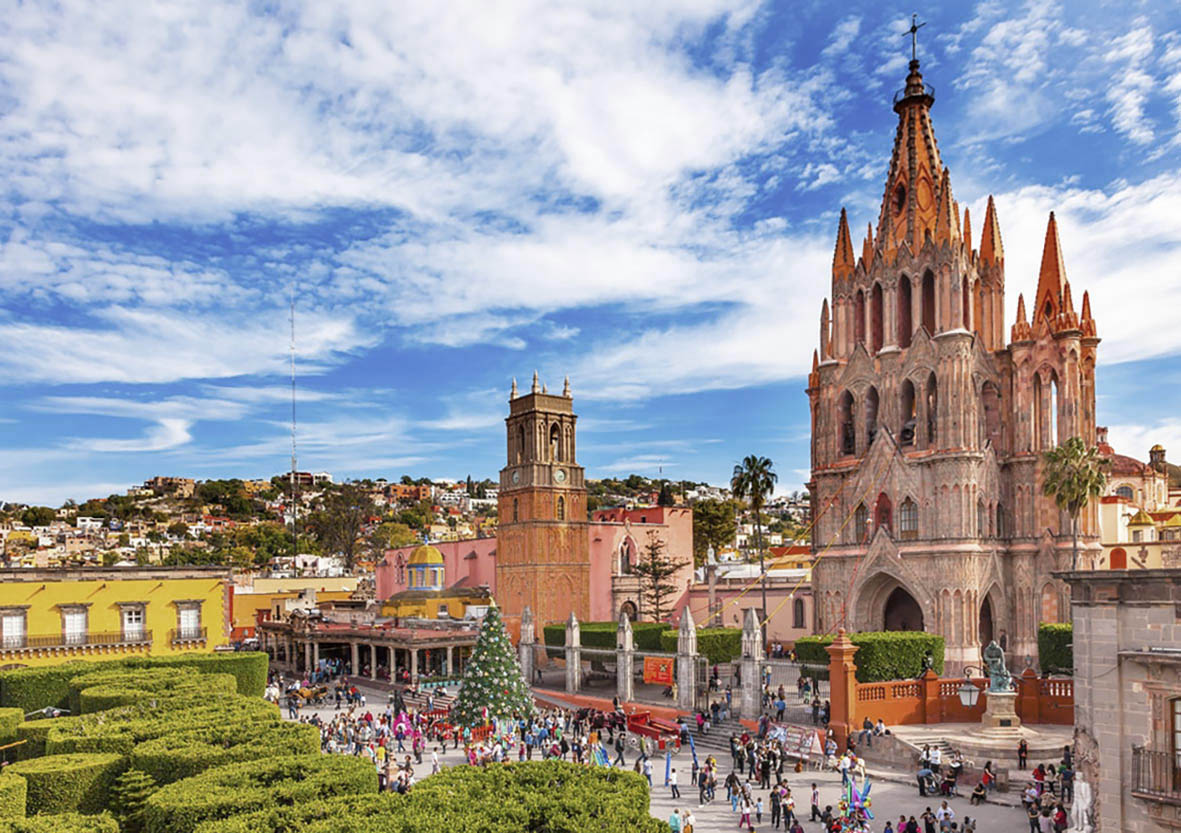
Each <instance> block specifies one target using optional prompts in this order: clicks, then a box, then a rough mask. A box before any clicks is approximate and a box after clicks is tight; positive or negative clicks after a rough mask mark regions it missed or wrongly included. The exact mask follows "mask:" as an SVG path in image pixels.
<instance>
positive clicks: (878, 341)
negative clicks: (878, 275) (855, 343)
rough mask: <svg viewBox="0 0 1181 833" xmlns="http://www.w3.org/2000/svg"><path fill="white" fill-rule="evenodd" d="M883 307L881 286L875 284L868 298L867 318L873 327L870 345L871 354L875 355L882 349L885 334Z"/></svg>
mask: <svg viewBox="0 0 1181 833" xmlns="http://www.w3.org/2000/svg"><path fill="white" fill-rule="evenodd" d="M884 307H885V302H884V300H883V298H882V285H881V284H880V283H875V284H874V285H873V292H872V294H871V295H870V296H869V317H870V319H871V321H872V327H873V329H872V330H871V332H870V344H871V345H872V346H873V352H875V353H876V352H878V351H879V350H881V349H882V342H883V340H884V337H885V333H886V327H885V323H884V321H883V318H884V316H885V309H884Z"/></svg>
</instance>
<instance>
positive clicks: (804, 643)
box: [795, 631, 945, 683]
mask: <svg viewBox="0 0 1181 833" xmlns="http://www.w3.org/2000/svg"><path fill="white" fill-rule="evenodd" d="M833 639H834V637H833V636H831V635H829V636H804V637H801V638H800V639H797V640H796V644H795V651H796V657H797V658H798V659H799V661H800V662H802V663H806V664H809V665H824V666H826V667H827V666H828V660H829V656H828V652H827V651H825V650H824V649H825V648H826V647H827V646H829V645H831V644H832V641H833ZM849 640H850V641H851V642H852V643H853V644H854V645H856V646H857V647H858V650H857V653H856V654H854V656H853V661H854V662H855V663H856V664H857V682H859V683H880V682H883V681H885V680H909V679H914V678H915V677H917V676H919V675H920V674H921V673H923V658H924V657H925V656H927V654H930V655H931V658H932V659H933V660H934V665H933V666H932V667H933V668H934V670H935V673H936V674H942V673H943V654H944V650H945V648H944V643H943V637H942V636H938V635H936V634H933V633H924V632H922V631H863V632H859V633H851V634H849Z"/></svg>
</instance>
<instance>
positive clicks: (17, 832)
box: [0, 626, 668, 833]
mask: <svg viewBox="0 0 1181 833" xmlns="http://www.w3.org/2000/svg"><path fill="white" fill-rule="evenodd" d="M661 627H663V626H661ZM612 639H614V636H613V635H612ZM241 656H242V655H240V654H234V655H209V656H202V657H195V658H194V659H197V660H198V662H196V663H194V664H192V665H187V666H186V665H184V664H183V663H176V662H168V663H159V664H155V665H153V664H144V663H142V662H140V663H118V664H117V665H113V664H112V663H70V664H68V665H65V666H56V667H53V668H46V669H42V668H35V669H21V670H19V671H12V672H3V673H2V674H0V733H5V732H7V733H9V734H10V735H14V736H15V737H17V738H18V739H23V740H26V741H27V743H26V744H25V745H24V746H23V747H22V749H23V750H24V752H23V755H22V760H20V761H18V762H17V763H15V764H13V765H11V766H10V767H8V768H7V769H6V770H5V771H4V773H3V774H0V833H292V831H300V833H379V831H380V833H411V831H413V833H454V831H458V830H496V831H505V833H525V832H526V831H538V833H540V831H565V830H579V831H582V830H594V831H596V833H599V832H600V831H602V833H614V831H619V832H620V833H623V831H629V833H630V831H638V833H667V831H668V826H667V825H666V824H665V823H664V822H661V821H657V820H655V819H652V818H651V817H650V816H649V815H648V787H647V783H646V782H645V781H644V779H642V778H641V777H640V776H639V775H637V774H635V773H633V772H621V771H617V770H608V769H603V768H599V767H590V768H588V767H584V766H578V765H575V764H567V763H564V762H544V763H543V762H538V763H527V764H505V765H497V766H490V767H488V768H482V769H477V768H471V767H466V766H462V767H455V768H452V769H448V770H445V771H444V772H443V773H440V774H439V775H434V776H432V777H430V778H428V779H425V780H424V781H422V782H420V783H419V784H418V785H416V786H415V788H414V790H413V791H412V792H411V793H410V794H409V795H406V796H400V795H396V794H393V793H385V794H379V793H378V792H377V774H376V772H375V769H374V766H373V764H372V762H371V761H369V760H368V759H367V758H365V757H360V756H358V757H353V756H345V755H322V754H321V753H320V751H319V750H320V735H319V730H318V729H317V728H316V727H315V726H311V725H307V724H299V723H292V722H286V721H283V720H282V719H281V718H280V715H279V711H278V708H277V707H276V706H275V705H273V704H271V703H267V702H266V701H264V700H262V699H260V698H259V697H257V696H255V695H251V694H246V693H243V689H246V690H248V691H254V690H256V689H257V690H258V691H261V690H262V688H263V686H262V685H261V683H262V682H265V675H266V666H265V657H263V656H262V655H253V656H258V657H262V659H263V665H262V675H261V677H260V676H259V675H258V674H257V671H258V660H256V659H249V660H248V661H246V662H243V661H242V660H241ZM247 656H251V655H247ZM170 659H171V658H170ZM223 669H224V670H223ZM3 698H11V699H3ZM47 698H48V699H49V700H51V701H52V702H53V703H54V704H64V705H68V704H73V705H74V706H76V707H77V711H76V712H75V713H74V714H71V715H68V716H65V717H59V718H52V719H42V720H33V721H24V722H18V720H19V719H20V717H21V716H22V715H23V714H24V713H25V712H24V708H25V706H26V705H30V704H31V705H34V708H41V707H42V706H44V705H45V704H46V699H47ZM38 704H39V705H38ZM4 707H8V710H5V709H4ZM30 711H31V710H30Z"/></svg>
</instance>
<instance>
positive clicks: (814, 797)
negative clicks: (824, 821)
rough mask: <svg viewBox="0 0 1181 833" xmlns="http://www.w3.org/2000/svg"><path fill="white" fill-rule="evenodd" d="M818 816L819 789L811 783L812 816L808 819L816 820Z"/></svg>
mask: <svg viewBox="0 0 1181 833" xmlns="http://www.w3.org/2000/svg"><path fill="white" fill-rule="evenodd" d="M819 818H820V790H819V789H817V788H816V785H815V784H813V785H812V817H811V818H809V819H808V821H817V820H818V819H819Z"/></svg>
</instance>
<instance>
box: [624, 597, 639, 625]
mask: <svg viewBox="0 0 1181 833" xmlns="http://www.w3.org/2000/svg"><path fill="white" fill-rule="evenodd" d="M619 612H620V613H621V614H622V615H624V616H626V617H627V618H628V619H630V620H631V621H633V622H634V621H636V616H637V615H638V614H637V612H636V603H635V602H632V601H627V602H624V603H623V604H621V605H620V606H619Z"/></svg>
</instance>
